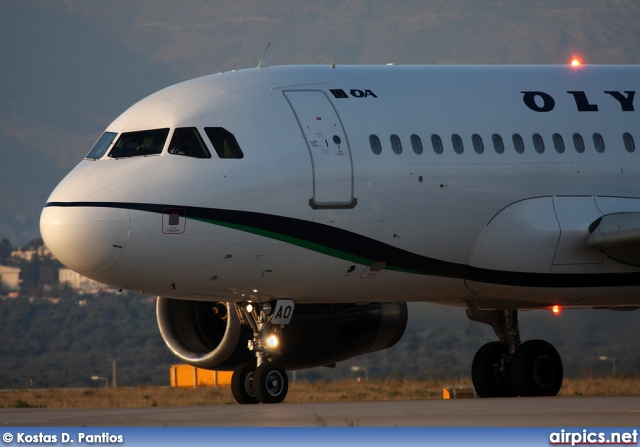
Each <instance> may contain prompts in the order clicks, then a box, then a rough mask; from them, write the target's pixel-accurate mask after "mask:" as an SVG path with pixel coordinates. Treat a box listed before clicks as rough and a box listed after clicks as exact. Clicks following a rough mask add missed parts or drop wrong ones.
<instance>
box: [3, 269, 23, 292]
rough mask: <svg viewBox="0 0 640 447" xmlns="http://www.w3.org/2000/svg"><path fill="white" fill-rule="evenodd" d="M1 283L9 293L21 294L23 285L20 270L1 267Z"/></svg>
mask: <svg viewBox="0 0 640 447" xmlns="http://www.w3.org/2000/svg"><path fill="white" fill-rule="evenodd" d="M0 282H1V283H2V287H4V288H6V289H7V290H8V291H9V292H19V291H20V284H21V283H22V280H21V279H20V268H18V267H9V266H6V265H0Z"/></svg>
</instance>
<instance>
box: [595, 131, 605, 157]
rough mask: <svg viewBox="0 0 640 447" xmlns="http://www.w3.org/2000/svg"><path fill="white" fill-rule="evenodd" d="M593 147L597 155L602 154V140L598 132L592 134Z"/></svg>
mask: <svg viewBox="0 0 640 447" xmlns="http://www.w3.org/2000/svg"><path fill="white" fill-rule="evenodd" d="M593 145H594V146H595V148H596V151H597V152H599V153H603V152H604V138H602V135H600V134H599V133H598V132H596V133H594V134H593Z"/></svg>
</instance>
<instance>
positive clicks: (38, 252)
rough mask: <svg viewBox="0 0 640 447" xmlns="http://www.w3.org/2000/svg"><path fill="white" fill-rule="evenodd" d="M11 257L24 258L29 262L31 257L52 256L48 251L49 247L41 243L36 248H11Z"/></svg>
mask: <svg viewBox="0 0 640 447" xmlns="http://www.w3.org/2000/svg"><path fill="white" fill-rule="evenodd" d="M11 257H12V258H14V259H24V260H25V261H27V262H31V261H32V260H33V258H35V257H38V258H41V259H43V258H53V255H52V254H51V252H50V251H49V249H48V248H47V247H46V246H44V245H41V246H39V247H38V248H37V249H29V250H23V249H22V248H18V249H17V250H13V251H12V252H11Z"/></svg>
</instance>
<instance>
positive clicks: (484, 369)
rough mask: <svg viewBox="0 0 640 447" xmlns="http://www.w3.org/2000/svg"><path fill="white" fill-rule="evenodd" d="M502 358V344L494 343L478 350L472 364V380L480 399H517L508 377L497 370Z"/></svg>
mask: <svg viewBox="0 0 640 447" xmlns="http://www.w3.org/2000/svg"><path fill="white" fill-rule="evenodd" d="M501 356H502V346H501V345H500V342H497V341H492V342H490V343H487V344H485V345H483V346H481V347H480V349H478V352H476V355H475V356H474V357H473V363H472V364H471V380H472V381H473V387H474V388H475V390H476V394H477V395H478V396H479V397H515V396H516V392H515V390H514V389H513V386H512V385H511V381H510V380H509V378H508V377H504V376H503V374H501V373H500V371H499V370H498V368H497V365H498V364H499V363H500V357H501Z"/></svg>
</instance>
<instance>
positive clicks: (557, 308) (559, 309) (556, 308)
mask: <svg viewBox="0 0 640 447" xmlns="http://www.w3.org/2000/svg"><path fill="white" fill-rule="evenodd" d="M551 312H553V314H554V315H560V312H562V307H560V306H558V305H557V304H556V305H554V306H552V307H551Z"/></svg>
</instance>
